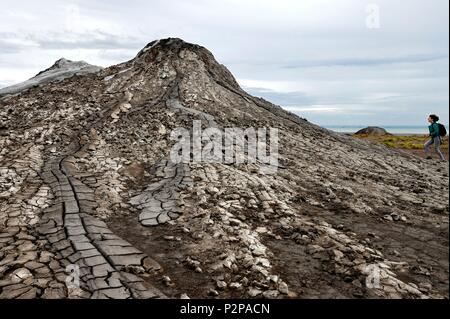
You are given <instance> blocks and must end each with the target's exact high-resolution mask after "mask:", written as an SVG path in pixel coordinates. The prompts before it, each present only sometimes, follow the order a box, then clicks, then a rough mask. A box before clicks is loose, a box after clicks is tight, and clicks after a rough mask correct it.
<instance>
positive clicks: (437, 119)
mask: <svg viewBox="0 0 450 319" xmlns="http://www.w3.org/2000/svg"><path fill="white" fill-rule="evenodd" d="M430 117H431V119H432V120H433V122H437V121H439V116H437V115H435V114H431V115H430Z"/></svg>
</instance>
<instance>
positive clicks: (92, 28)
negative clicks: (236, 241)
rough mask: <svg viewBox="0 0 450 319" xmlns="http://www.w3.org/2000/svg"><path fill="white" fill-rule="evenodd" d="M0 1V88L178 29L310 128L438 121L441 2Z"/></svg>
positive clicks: (443, 82)
mask: <svg viewBox="0 0 450 319" xmlns="http://www.w3.org/2000/svg"><path fill="white" fill-rule="evenodd" d="M0 4H1V6H0V7H1V10H0V87H3V86H7V85H11V84H13V83H17V82H21V81H23V80H26V79H28V78H30V77H32V76H34V75H35V74H36V73H38V72H39V71H40V70H42V69H45V68H47V67H49V66H50V65H52V64H53V62H54V61H55V60H57V59H58V58H60V57H65V58H68V59H71V60H85V61H87V62H89V63H91V64H96V65H101V66H109V65H112V64H117V63H120V62H123V61H125V60H128V59H130V58H132V57H134V56H135V55H136V53H137V52H138V50H140V49H141V48H142V47H144V46H145V45H146V44H147V43H148V42H150V41H152V40H154V39H159V38H165V37H180V38H182V39H184V40H186V41H188V42H193V43H197V44H200V45H203V46H205V47H207V48H208V49H209V50H210V51H212V53H213V54H214V55H215V57H216V59H217V60H218V61H219V62H221V63H223V64H225V65H226V66H227V67H228V68H229V69H230V70H231V72H233V74H234V75H235V77H236V78H237V80H238V82H239V83H240V84H241V86H242V87H243V88H245V89H246V90H247V91H249V92H250V93H252V94H253V95H257V96H262V97H264V98H266V99H268V100H270V101H272V102H274V103H276V104H279V105H281V106H283V107H285V108H287V109H289V110H291V111H294V112H296V113H297V114H299V115H301V116H303V117H306V118H308V119H309V120H310V121H312V122H315V123H318V124H322V125H330V124H343V125H352V124H358V125H359V124H362V125H400V124H404V125H420V124H424V123H425V118H426V116H427V114H429V113H438V114H439V115H440V116H441V118H442V120H443V122H445V123H448V117H449V115H448V114H449V113H448V102H449V89H448V85H449V71H448V68H449V48H448V46H449V43H448V37H449V30H448V25H449V16H448V6H449V1H448V0H408V1H401V0H373V1H365V0H340V1H335V0H296V1H294V0H273V1H265V0H250V1H242V0H239V1H238V0H226V1H225V0H222V1H210V0H176V1H170V0H164V1H148V0H127V1H118V0H108V1H106V0H104V1H99V0H96V1H91V0H74V1H57V0H39V1H34V0H33V1H31V0H30V1H20V0H15V1H10V0H0ZM370 4H376V5H377V7H374V6H368V5H370ZM377 8H378V9H379V15H377ZM377 17H379V19H377Z"/></svg>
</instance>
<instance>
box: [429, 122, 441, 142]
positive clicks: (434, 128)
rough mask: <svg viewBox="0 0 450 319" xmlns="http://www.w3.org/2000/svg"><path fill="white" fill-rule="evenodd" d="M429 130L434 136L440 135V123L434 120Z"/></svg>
mask: <svg viewBox="0 0 450 319" xmlns="http://www.w3.org/2000/svg"><path fill="white" fill-rule="evenodd" d="M428 130H429V131H430V136H431V137H432V138H435V137H439V136H440V135H439V125H438V124H437V123H436V122H433V123H432V124H431V125H430V126H428Z"/></svg>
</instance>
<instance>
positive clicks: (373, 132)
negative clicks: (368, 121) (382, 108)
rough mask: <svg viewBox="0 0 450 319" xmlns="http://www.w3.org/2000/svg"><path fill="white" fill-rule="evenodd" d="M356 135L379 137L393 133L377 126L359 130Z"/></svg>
mask: <svg viewBox="0 0 450 319" xmlns="http://www.w3.org/2000/svg"><path fill="white" fill-rule="evenodd" d="M355 134H358V135H359V134H366V135H377V136H382V135H392V134H391V133H389V132H388V131H386V130H385V129H384V128H382V127H377V126H368V127H366V128H363V129H361V130H359V131H358V132H356V133H355Z"/></svg>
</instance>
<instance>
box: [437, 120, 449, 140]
mask: <svg viewBox="0 0 450 319" xmlns="http://www.w3.org/2000/svg"><path fill="white" fill-rule="evenodd" d="M438 127H439V136H442V137H445V136H447V129H446V128H445V125H443V124H441V123H438Z"/></svg>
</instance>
